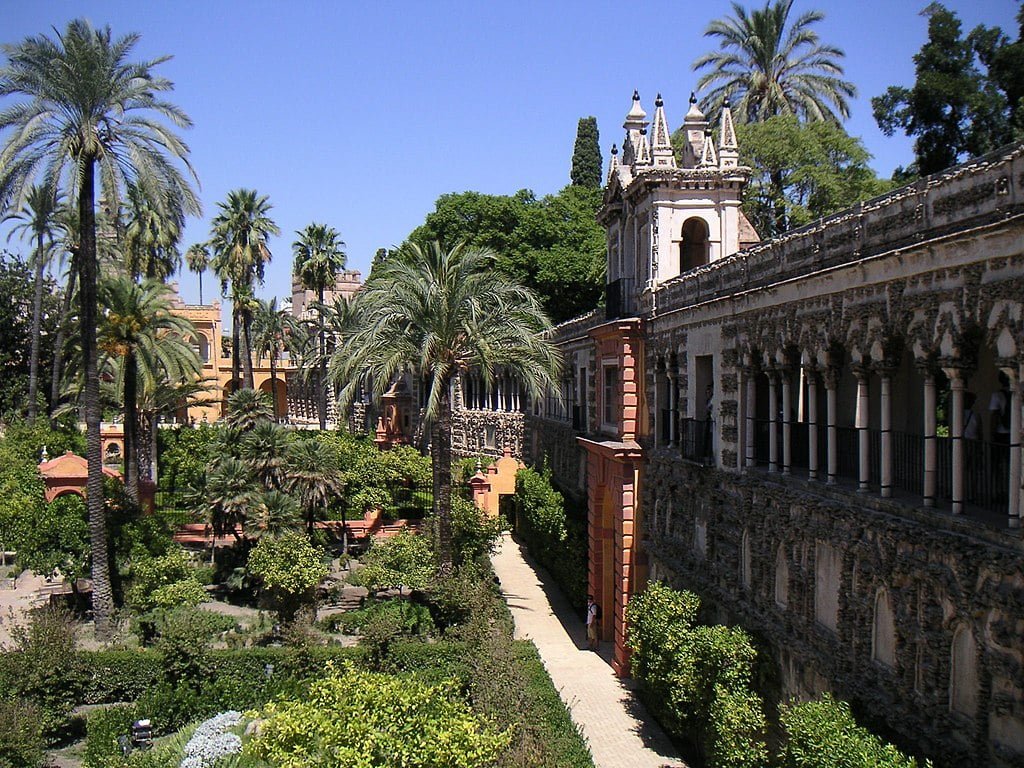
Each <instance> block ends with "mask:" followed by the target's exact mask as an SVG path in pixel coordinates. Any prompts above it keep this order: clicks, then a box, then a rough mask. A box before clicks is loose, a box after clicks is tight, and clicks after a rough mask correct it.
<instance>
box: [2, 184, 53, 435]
mask: <svg viewBox="0 0 1024 768" xmlns="http://www.w3.org/2000/svg"><path fill="white" fill-rule="evenodd" d="M59 208H60V201H59V199H58V195H57V194H56V191H55V190H53V189H51V188H49V187H46V186H40V185H33V186H32V187H30V188H29V191H28V195H27V196H26V198H25V203H24V207H23V208H22V209H21V210H19V211H17V212H15V213H12V214H10V215H9V216H7V217H5V218H11V219H20V223H19V224H18V225H17V226H16V227H14V228H13V229H12V230H11V231H10V233H9V234H8V235H7V239H8V241H9V240H10V239H11V237H13V236H14V235H15V234H18V233H23V234H27V235H29V237H31V238H34V239H35V252H34V253H33V254H32V259H31V262H30V263H31V266H32V268H33V270H34V271H35V276H34V278H33V285H34V290H33V294H32V343H31V352H30V354H29V373H28V409H27V415H28V420H29V421H32V420H34V419H35V417H36V411H37V409H38V407H39V403H38V392H39V348H40V346H41V343H42V318H43V288H44V287H45V280H44V279H43V272H44V270H45V269H46V265H47V264H48V263H49V261H50V258H51V256H52V255H53V251H54V240H55V239H56V235H55V232H56V228H57V221H56V218H57V212H58V211H59Z"/></svg>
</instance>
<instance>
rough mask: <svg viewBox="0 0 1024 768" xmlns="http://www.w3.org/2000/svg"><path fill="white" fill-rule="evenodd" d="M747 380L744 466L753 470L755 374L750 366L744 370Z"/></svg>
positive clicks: (754, 459)
mask: <svg viewBox="0 0 1024 768" xmlns="http://www.w3.org/2000/svg"><path fill="white" fill-rule="evenodd" d="M746 378H747V413H746V416H747V434H746V454H747V462H746V466H747V468H748V469H753V468H754V466H755V465H756V464H757V459H756V456H755V451H754V438H755V436H756V434H757V424H755V422H754V418H755V416H756V415H757V374H756V369H755V368H754V367H753V366H750V367H748V368H747V369H746Z"/></svg>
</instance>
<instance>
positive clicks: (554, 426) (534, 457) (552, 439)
mask: <svg viewBox="0 0 1024 768" xmlns="http://www.w3.org/2000/svg"><path fill="white" fill-rule="evenodd" d="M526 434H527V435H528V438H529V439H527V441H526V444H525V445H524V447H523V449H524V450H523V462H524V463H525V464H528V465H530V466H532V467H541V466H546V467H547V468H549V469H550V470H551V476H552V479H553V480H554V481H555V484H556V485H557V486H558V488H559V490H562V491H564V492H567V493H571V494H573V495H574V496H575V497H576V498H577V499H580V498H582V497H583V496H584V495H585V493H586V484H585V478H586V465H585V462H584V461H583V459H582V454H581V452H580V448H579V444H578V443H577V442H576V436H577V434H579V433H578V432H576V430H574V429H573V428H572V424H571V423H570V422H567V421H563V420H557V419H545V418H542V417H539V416H528V417H527V419H526Z"/></svg>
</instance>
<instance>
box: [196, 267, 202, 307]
mask: <svg viewBox="0 0 1024 768" xmlns="http://www.w3.org/2000/svg"><path fill="white" fill-rule="evenodd" d="M196 274H198V275H199V303H200V304H202V303H203V272H202V270H200V271H199V272H197V273H196Z"/></svg>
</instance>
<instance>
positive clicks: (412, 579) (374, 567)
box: [350, 530, 436, 591]
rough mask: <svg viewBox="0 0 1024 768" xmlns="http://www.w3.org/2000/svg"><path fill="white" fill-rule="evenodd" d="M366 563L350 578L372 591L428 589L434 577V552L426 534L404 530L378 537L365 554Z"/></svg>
mask: <svg viewBox="0 0 1024 768" xmlns="http://www.w3.org/2000/svg"><path fill="white" fill-rule="evenodd" d="M363 562H364V563H365V567H364V568H361V569H360V570H358V571H356V572H355V573H353V574H352V576H351V577H350V581H351V582H352V583H354V584H358V585H361V586H364V587H366V588H367V589H369V590H371V591H379V590H383V589H400V588H403V587H404V588H406V589H424V588H426V587H427V586H428V585H429V584H430V583H431V581H432V580H433V577H434V572H435V570H436V566H435V564H434V553H433V551H432V550H431V548H430V542H429V541H428V540H427V537H426V536H420V535H418V534H415V533H412V532H411V531H406V530H403V531H400V532H399V533H398V534H397V535H395V536H391V537H389V538H386V539H374V541H373V544H371V545H370V549H369V551H367V553H366V555H365V556H364V558H363Z"/></svg>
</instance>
